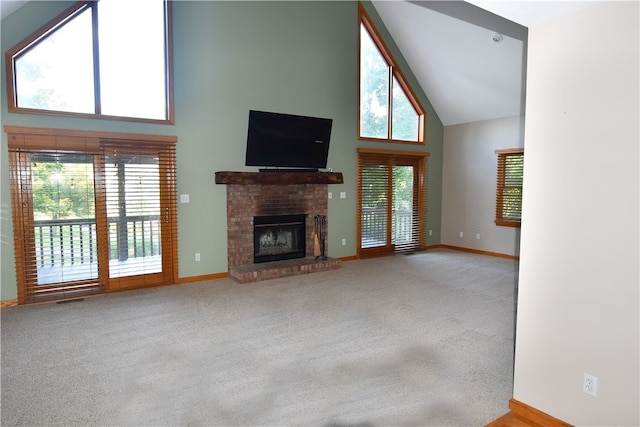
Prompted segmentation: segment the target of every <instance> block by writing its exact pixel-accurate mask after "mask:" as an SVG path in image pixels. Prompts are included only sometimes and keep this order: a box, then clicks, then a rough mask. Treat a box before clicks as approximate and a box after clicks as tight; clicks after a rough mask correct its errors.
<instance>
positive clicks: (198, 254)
mask: <svg viewBox="0 0 640 427" xmlns="http://www.w3.org/2000/svg"><path fill="white" fill-rule="evenodd" d="M199 261H200V252H196V262H199Z"/></svg>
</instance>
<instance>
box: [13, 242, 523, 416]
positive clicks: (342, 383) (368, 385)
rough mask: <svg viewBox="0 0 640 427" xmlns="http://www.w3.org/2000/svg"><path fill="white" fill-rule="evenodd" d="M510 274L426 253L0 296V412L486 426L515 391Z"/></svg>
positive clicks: (480, 262) (509, 269)
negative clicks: (47, 297) (21, 300)
mask: <svg viewBox="0 0 640 427" xmlns="http://www.w3.org/2000/svg"><path fill="white" fill-rule="evenodd" d="M516 282H517V262H515V261H511V260H506V259H500V258H493V257H487V256H481V255H474V254H469V253H464V252H456V251H450V250H432V251H428V252H423V253H419V254H414V255H396V256H393V257H386V258H377V259H371V260H362V261H352V262H346V263H343V266H342V268H341V269H339V270H335V271H328V272H320V273H313V274H308V275H303V276H296V277H290V278H286V279H278V280H271V281H266V282H259V283H253V284H244V285H239V284H237V283H235V282H232V281H231V280H228V279H222V280H216V281H207V282H201V283H194V284H188V285H181V286H173V287H165V288H158V289H150V290H142V291H135V292H127V293H121V294H112V295H106V296H99V297H93V298H86V299H85V300H84V301H81V302H70V303H64V304H55V303H53V304H43V305H37V306H24V307H12V308H5V309H2V310H1V315H2V351H1V353H2V425H7V426H8V425H28V426H35V425H46V426H51V425H82V426H87V425H138V426H147V425H163V426H164V425H243V426H244V425H247V426H248V425H304V426H324V425H331V426H338V425H360V426H365V425H366V426H368V425H371V426H387V425H420V426H422V425H455V426H480V425H484V424H486V423H488V422H489V421H491V420H493V419H495V418H498V417H499V416H500V415H502V414H504V413H506V412H507V411H508V400H509V398H510V397H511V396H512V394H511V392H512V378H513V377H512V368H513V335H514V293H515V292H514V291H515V287H516Z"/></svg>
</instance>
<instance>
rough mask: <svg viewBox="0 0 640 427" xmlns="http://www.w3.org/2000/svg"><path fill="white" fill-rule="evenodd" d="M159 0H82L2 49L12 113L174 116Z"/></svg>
mask: <svg viewBox="0 0 640 427" xmlns="http://www.w3.org/2000/svg"><path fill="white" fill-rule="evenodd" d="M170 19H171V13H170V7H169V3H168V2H166V1H164V0H148V1H144V2H138V1H135V2H123V1H117V0H100V1H83V2H78V3H76V4H74V5H73V6H72V7H70V8H69V9H67V10H66V11H64V12H63V13H62V14H60V15H59V16H58V17H56V18H55V19H53V20H52V21H51V22H50V23H48V24H46V25H45V26H44V27H42V28H40V29H39V30H38V31H36V32H35V33H33V34H32V35H31V36H29V37H27V38H26V39H25V40H24V41H23V42H21V43H20V44H18V45H17V46H15V47H14V48H12V49H10V50H9V51H7V52H6V54H5V56H6V57H5V59H6V61H7V63H8V64H10V65H11V66H10V67H9V71H10V72H9V74H10V75H8V82H9V85H8V88H9V90H8V97H9V100H8V105H9V111H10V112H16V113H36V114H42V113H44V112H46V114H58V115H83V116H86V115H89V116H91V117H101V116H108V117H110V118H113V117H117V118H119V119H125V120H126V119H134V120H138V121H139V120H143V121H154V122H164V123H166V122H173V106H172V99H171V98H172V89H171V86H172V85H171V82H172V78H171V76H170V73H171V68H172V67H171V49H170V40H171V35H170V34H169V31H168V29H169V28H171V25H170Z"/></svg>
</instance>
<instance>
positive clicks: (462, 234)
mask: <svg viewBox="0 0 640 427" xmlns="http://www.w3.org/2000/svg"><path fill="white" fill-rule="evenodd" d="M463 237H464V232H462V231H461V232H460V238H461V239H462V238H463Z"/></svg>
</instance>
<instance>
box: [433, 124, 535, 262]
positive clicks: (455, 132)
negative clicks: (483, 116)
mask: <svg viewBox="0 0 640 427" xmlns="http://www.w3.org/2000/svg"><path fill="white" fill-rule="evenodd" d="M523 143H524V120H523V118H522V117H520V116H516V117H508V118H504V119H495V120H485V121H480V122H473V123H465V124H460V125H455V126H447V127H445V128H444V160H443V177H442V181H443V185H442V188H443V189H444V190H443V193H442V243H443V244H445V245H453V246H459V247H464V248H470V249H477V250H482V251H488V252H495V253H500V254H505V255H518V253H519V243H520V242H519V240H520V229H518V228H513V227H498V226H496V224H495V222H494V221H495V215H496V205H495V200H496V168H497V156H496V153H495V150H496V149H499V148H518V147H522V146H523ZM525 163H526V154H525ZM461 231H462V232H463V237H462V238H461V237H460V232H461ZM478 233H479V234H480V239H477V238H476V237H477V234H478Z"/></svg>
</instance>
